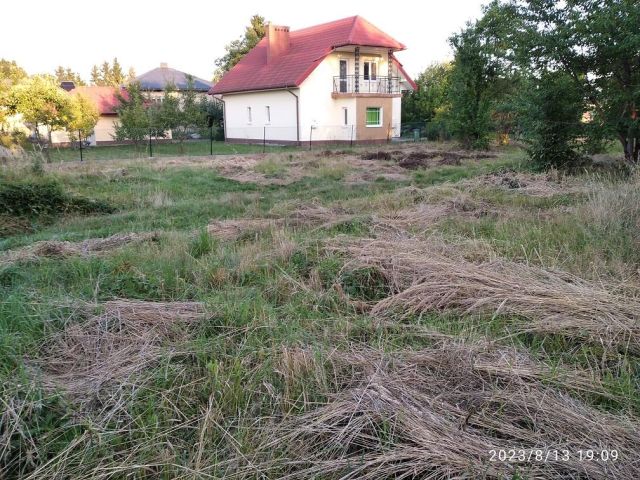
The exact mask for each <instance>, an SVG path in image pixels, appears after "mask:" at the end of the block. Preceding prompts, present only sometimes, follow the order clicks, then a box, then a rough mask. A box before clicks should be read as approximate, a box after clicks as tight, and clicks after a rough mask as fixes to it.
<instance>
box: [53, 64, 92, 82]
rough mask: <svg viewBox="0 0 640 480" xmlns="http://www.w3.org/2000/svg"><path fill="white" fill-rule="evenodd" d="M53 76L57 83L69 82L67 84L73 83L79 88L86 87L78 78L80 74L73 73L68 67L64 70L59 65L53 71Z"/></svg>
mask: <svg viewBox="0 0 640 480" xmlns="http://www.w3.org/2000/svg"><path fill="white" fill-rule="evenodd" d="M53 74H54V75H55V77H56V79H57V80H58V83H60V82H65V81H69V82H73V83H74V84H76V85H80V86H83V85H86V83H85V82H84V80H82V77H81V76H80V74H79V73H76V72H74V71H73V70H71V69H70V68H69V67H67V68H64V67H63V66H61V65H60V66H58V67H57V68H56V69H55V71H54V72H53Z"/></svg>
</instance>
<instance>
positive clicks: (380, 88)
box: [333, 75, 401, 97]
mask: <svg viewBox="0 0 640 480" xmlns="http://www.w3.org/2000/svg"><path fill="white" fill-rule="evenodd" d="M400 93H401V90H400V77H380V76H376V77H368V76H367V77H365V76H364V75H360V76H356V75H346V76H338V77H333V96H334V97H337V96H342V95H344V96H353V95H398V94H400Z"/></svg>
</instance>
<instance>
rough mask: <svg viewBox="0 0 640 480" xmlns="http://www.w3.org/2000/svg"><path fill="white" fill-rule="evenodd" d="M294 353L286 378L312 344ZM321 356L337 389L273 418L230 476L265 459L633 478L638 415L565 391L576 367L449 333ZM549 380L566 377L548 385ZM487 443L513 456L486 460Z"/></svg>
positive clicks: (577, 377)
mask: <svg viewBox="0 0 640 480" xmlns="http://www.w3.org/2000/svg"><path fill="white" fill-rule="evenodd" d="M287 355H288V357H292V355H291V352H287ZM296 357H297V358H303V359H305V361H304V362H293V363H291V362H290V361H289V362H288V364H286V365H281V368H282V367H283V366H287V365H289V364H290V365H293V366H294V367H295V368H292V369H291V370H290V371H287V372H285V374H283V376H284V378H285V380H286V381H292V379H291V377H292V376H293V377H295V376H296V375H306V374H307V372H314V371H315V370H317V367H314V366H312V365H311V366H310V365H308V363H309V361H310V360H311V359H312V358H313V357H312V356H309V355H308V356H306V357H304V356H300V355H297V356H296ZM328 363H329V366H327V367H326V368H327V373H326V375H327V377H328V378H333V379H334V380H333V382H334V383H335V385H336V386H337V387H338V393H337V394H336V395H334V396H332V397H330V399H329V401H328V402H327V403H326V404H325V405H323V406H320V407H319V408H316V409H314V410H312V411H310V412H309V413H306V414H304V415H301V416H299V417H293V418H290V419H288V420H287V421H285V422H283V423H281V424H279V425H277V426H273V425H272V426H271V428H272V430H271V431H268V432H267V434H266V435H265V436H266V440H265V441H264V442H263V444H262V446H261V448H259V449H258V452H257V454H256V456H255V457H254V458H251V459H250V462H251V466H250V467H249V466H247V467H246V468H245V467H241V468H239V469H238V472H239V476H240V477H242V476H243V475H244V474H245V473H248V472H250V471H251V470H252V469H253V470H254V471H255V469H256V468H258V469H259V470H260V471H263V472H269V471H270V469H271V468H273V471H274V473H277V474H278V475H280V476H286V478H292V479H293V478H296V479H297V478H300V479H302V478H315V477H322V478H336V479H337V478H341V479H355V478H359V479H379V478H407V479H408V478H435V479H445V478H461V479H462V478H464V479H466V478H469V479H471V478H513V476H514V475H516V474H517V473H518V472H519V473H520V474H525V473H526V475H525V477H526V478H549V479H551V478H594V479H596V478H598V479H605V478H621V479H622V478H624V479H633V478H636V474H637V455H636V452H637V450H638V448H640V425H639V424H638V422H637V420H636V419H633V418H627V417H623V416H615V415H611V414H607V413H603V412H601V411H599V410H596V409H595V408H593V407H590V406H589V405H587V404H586V403H584V402H582V401H580V400H578V399H576V398H574V397H571V396H570V395H569V394H568V393H567V392H566V390H567V389H569V390H571V389H572V388H573V386H575V387H577V389H578V390H580V389H582V387H583V386H585V385H586V386H587V388H590V387H589V386H588V382H587V381H585V380H586V378H585V374H584V372H571V371H562V369H558V368H557V367H553V368H551V367H549V366H546V365H544V364H540V363H539V362H536V361H534V360H533V359H531V358H530V357H527V356H524V355H522V354H519V353H518V352H516V351H514V350H510V349H505V350H495V349H487V348H485V347H480V348H478V347H477V346H469V345H465V344H455V343H453V342H451V341H445V342H442V343H441V344H439V345H436V346H434V347H432V348H428V349H423V350H419V351H404V352H397V353H393V354H386V353H384V352H382V351H378V350H372V349H364V350H354V351H351V352H348V353H341V352H333V353H331V354H330V355H329V361H328ZM313 375H314V376H317V373H316V374H313ZM287 379H288V380H287ZM556 380H557V381H558V382H559V383H560V382H561V383H564V384H566V385H568V388H567V389H562V390H561V389H558V388H552V387H550V386H549V383H552V384H555V381H556ZM587 449H592V450H597V451H598V452H600V451H602V450H605V449H606V450H607V451H612V450H615V451H616V453H617V461H611V460H609V461H585V460H584V458H583V459H582V460H581V459H580V457H579V451H580V450H587ZM492 450H497V451H499V450H502V451H504V452H505V453H507V455H509V453H508V452H509V451H511V450H516V452H515V456H516V457H517V456H518V455H520V452H523V454H524V459H522V460H520V461H517V460H516V461H511V462H509V461H499V460H498V457H497V455H496V456H495V458H494V461H492V453H491V451H492ZM536 451H540V452H541V453H540V454H541V455H542V459H541V460H536ZM556 451H557V452H558V455H557V456H556V455H555V452H556ZM565 451H567V452H568V458H567V459H566V460H565V459H564V458H563V456H564V452H565ZM547 452H549V453H547ZM530 455H531V456H530ZM246 460H247V459H246V458H242V459H238V463H246Z"/></svg>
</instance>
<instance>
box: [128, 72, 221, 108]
mask: <svg viewBox="0 0 640 480" xmlns="http://www.w3.org/2000/svg"><path fill="white" fill-rule="evenodd" d="M189 78H191V80H192V82H193V85H192V88H193V89H194V90H195V91H196V92H198V93H200V94H202V95H204V94H206V93H207V92H208V91H209V90H210V89H211V87H212V86H213V85H212V83H211V82H208V81H206V80H204V79H202V78H198V77H196V76H194V75H190V74H188V73H185V72H182V71H180V70H176V69H175V68H169V66H168V65H167V64H166V63H161V64H160V67H158V68H154V69H153V70H149V71H148V72H146V73H143V74H142V75H139V76H138V77H136V79H135V81H136V82H138V83H140V88H141V90H142V91H144V92H146V93H147V95H148V97H149V98H150V99H151V100H152V101H160V100H159V99H161V98H162V97H163V96H164V91H165V89H166V88H167V85H173V86H174V88H175V89H176V90H187V89H188V88H189Z"/></svg>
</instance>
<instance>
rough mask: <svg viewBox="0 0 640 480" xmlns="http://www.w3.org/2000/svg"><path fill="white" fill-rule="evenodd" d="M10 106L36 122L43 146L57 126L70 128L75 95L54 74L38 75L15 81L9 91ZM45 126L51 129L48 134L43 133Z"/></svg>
mask: <svg viewBox="0 0 640 480" xmlns="http://www.w3.org/2000/svg"><path fill="white" fill-rule="evenodd" d="M9 107H10V109H11V111H13V112H16V113H20V114H22V117H23V119H24V121H25V122H26V123H28V124H31V125H32V127H33V129H34V133H35V137H36V139H37V141H38V143H39V144H40V146H41V147H42V146H43V145H44V144H45V143H46V142H47V141H48V140H49V138H50V136H51V132H52V131H53V130H62V129H66V128H67V126H68V124H69V121H70V120H71V117H72V113H71V109H70V107H71V97H70V96H69V95H68V94H67V92H65V91H64V90H62V89H61V88H60V87H59V86H58V82H57V80H56V79H55V77H53V76H51V75H34V76H32V77H29V78H28V79H25V80H24V81H22V82H20V83H19V84H17V85H15V86H14V87H13V88H12V89H11V91H10V92H9ZM41 126H42V127H45V128H46V130H47V136H46V138H43V137H42V136H41V134H40V127H41Z"/></svg>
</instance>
